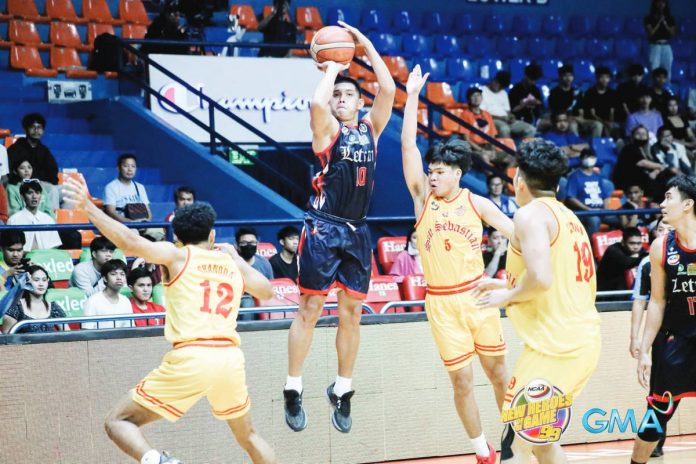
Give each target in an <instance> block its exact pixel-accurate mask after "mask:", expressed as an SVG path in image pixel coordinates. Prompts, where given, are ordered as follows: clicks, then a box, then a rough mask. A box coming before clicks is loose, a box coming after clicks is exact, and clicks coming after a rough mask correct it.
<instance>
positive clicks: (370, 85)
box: [360, 81, 379, 106]
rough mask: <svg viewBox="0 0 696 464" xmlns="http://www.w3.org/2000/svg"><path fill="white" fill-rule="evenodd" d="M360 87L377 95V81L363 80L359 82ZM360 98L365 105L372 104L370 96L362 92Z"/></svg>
mask: <svg viewBox="0 0 696 464" xmlns="http://www.w3.org/2000/svg"><path fill="white" fill-rule="evenodd" d="M360 88H361V89H362V90H366V91H368V92H370V93H371V94H372V95H377V92H379V84H378V83H377V82H369V81H365V82H363V83H362V84H360ZM362 99H363V100H364V101H365V105H367V106H370V105H372V102H373V100H372V97H370V96H368V95H367V94H365V93H364V92H363V94H362Z"/></svg>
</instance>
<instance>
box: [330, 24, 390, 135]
mask: <svg viewBox="0 0 696 464" xmlns="http://www.w3.org/2000/svg"><path fill="white" fill-rule="evenodd" d="M338 24H340V25H341V26H342V27H344V28H345V29H347V30H348V31H349V32H350V33H351V34H353V36H354V37H355V40H357V41H358V43H359V44H361V45H363V46H364V47H365V52H366V53H367V58H368V59H369V60H370V64H371V65H372V69H373V70H374V71H375V76H377V83H378V84H379V91H378V92H377V95H375V100H374V102H373V103H372V110H370V114H369V115H368V116H367V117H368V118H369V119H370V122H371V123H372V127H373V128H374V130H375V138H379V136H380V134H381V133H382V131H383V130H384V128H385V127H387V123H388V122H389V118H390V117H391V114H392V107H393V105H394V95H395V94H396V84H394V79H393V78H392V76H391V73H390V72H389V68H387V65H386V64H384V60H382V57H381V56H379V53H377V50H376V49H375V46H374V45H372V42H371V41H370V39H368V38H367V37H366V36H365V34H363V33H362V32H360V31H359V30H358V29H356V28H355V27H352V26H349V25H348V24H346V23H344V22H343V21H339V22H338Z"/></svg>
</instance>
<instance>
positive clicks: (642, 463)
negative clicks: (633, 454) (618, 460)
mask: <svg viewBox="0 0 696 464" xmlns="http://www.w3.org/2000/svg"><path fill="white" fill-rule="evenodd" d="M631 464H646V463H644V462H638V461H634V460H633V459H631Z"/></svg>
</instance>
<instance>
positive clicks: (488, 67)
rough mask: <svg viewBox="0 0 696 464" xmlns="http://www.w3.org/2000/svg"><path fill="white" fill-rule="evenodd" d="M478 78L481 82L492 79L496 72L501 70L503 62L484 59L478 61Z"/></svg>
mask: <svg viewBox="0 0 696 464" xmlns="http://www.w3.org/2000/svg"><path fill="white" fill-rule="evenodd" d="M478 67H479V76H480V77H481V79H483V80H486V81H487V80H489V79H493V76H495V74H496V73H497V72H498V71H502V70H503V62H502V61H500V60H497V59H495V58H486V59H484V60H480V61H479V66H478Z"/></svg>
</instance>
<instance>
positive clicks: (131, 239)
mask: <svg viewBox="0 0 696 464" xmlns="http://www.w3.org/2000/svg"><path fill="white" fill-rule="evenodd" d="M63 192H64V194H65V201H66V202H67V203H69V204H71V205H73V206H74V207H75V208H77V209H82V210H84V211H85V212H86V213H87V216H88V217H89V220H90V222H91V223H92V224H94V225H95V226H97V229H99V232H101V233H102V234H103V235H104V236H105V237H106V238H108V239H109V240H111V241H112V242H113V244H114V245H116V247H117V248H120V249H121V250H123V252H124V253H125V254H126V255H127V256H139V257H141V258H143V259H145V261H147V262H149V263H154V264H162V265H164V266H166V267H167V269H169V271H170V273H175V272H176V271H178V269H173V268H172V265H173V264H174V263H175V262H177V261H181V260H184V259H186V251H185V250H183V249H181V248H177V247H176V246H174V244H172V243H169V242H151V241H150V240H148V239H146V238H143V237H141V236H140V234H138V231H136V230H133V229H129V228H128V227H126V226H124V225H123V224H121V223H120V222H118V221H116V220H114V219H112V218H110V217H109V216H107V215H106V213H104V212H103V211H102V210H101V209H99V208H98V207H97V206H96V205H95V204H94V203H92V200H91V196H90V194H89V191H88V190H87V185H86V184H85V183H84V182H83V181H81V180H80V181H77V180H75V179H68V180H67V181H66V183H65V184H63Z"/></svg>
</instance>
